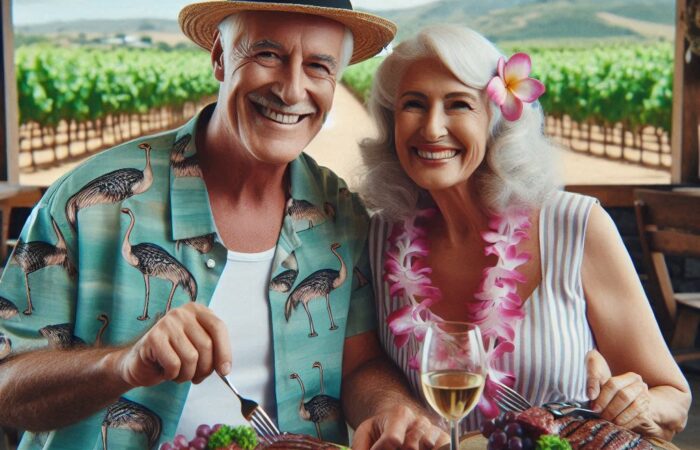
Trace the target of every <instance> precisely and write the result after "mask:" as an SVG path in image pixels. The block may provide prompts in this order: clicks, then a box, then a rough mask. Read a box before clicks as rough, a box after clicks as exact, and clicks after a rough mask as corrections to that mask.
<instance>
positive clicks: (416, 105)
mask: <svg viewBox="0 0 700 450" xmlns="http://www.w3.org/2000/svg"><path fill="white" fill-rule="evenodd" d="M420 108H423V104H422V103H421V102H419V101H416V100H407V101H405V102H404V104H403V109H420Z"/></svg>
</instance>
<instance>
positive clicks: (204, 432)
mask: <svg viewBox="0 0 700 450" xmlns="http://www.w3.org/2000/svg"><path fill="white" fill-rule="evenodd" d="M211 433H212V429H211V427H210V426H209V425H205V424H203V425H200V426H198V427H197V436H199V437H203V438H208V437H209V436H211Z"/></svg>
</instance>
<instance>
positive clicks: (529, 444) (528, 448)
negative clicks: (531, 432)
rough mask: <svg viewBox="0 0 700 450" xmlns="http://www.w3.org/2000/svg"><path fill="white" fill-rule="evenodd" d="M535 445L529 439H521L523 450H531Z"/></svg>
mask: <svg viewBox="0 0 700 450" xmlns="http://www.w3.org/2000/svg"><path fill="white" fill-rule="evenodd" d="M534 448H535V443H534V442H533V441H532V439H530V438H529V437H526V438H524V439H523V450H533V449H534Z"/></svg>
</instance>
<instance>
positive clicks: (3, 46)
mask: <svg viewBox="0 0 700 450" xmlns="http://www.w3.org/2000/svg"><path fill="white" fill-rule="evenodd" d="M0 52H1V54H0V66H1V67H0V69H2V70H0V110H1V111H0V129H2V132H1V133H2V136H0V181H9V182H11V183H17V182H18V181H19V173H18V172H19V169H18V168H19V120H18V118H19V115H18V107H17V85H16V83H15V62H14V61H15V55H14V39H13V34H12V1H11V0H0Z"/></svg>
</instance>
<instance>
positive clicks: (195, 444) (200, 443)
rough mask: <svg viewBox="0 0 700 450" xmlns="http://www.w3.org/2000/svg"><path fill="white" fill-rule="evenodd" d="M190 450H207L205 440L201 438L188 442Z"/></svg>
mask: <svg viewBox="0 0 700 450" xmlns="http://www.w3.org/2000/svg"><path fill="white" fill-rule="evenodd" d="M190 448H194V449H195V450H205V449H206V448H207V440H206V438H203V437H201V436H199V437H196V438H194V439H192V440H191V441H190Z"/></svg>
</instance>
